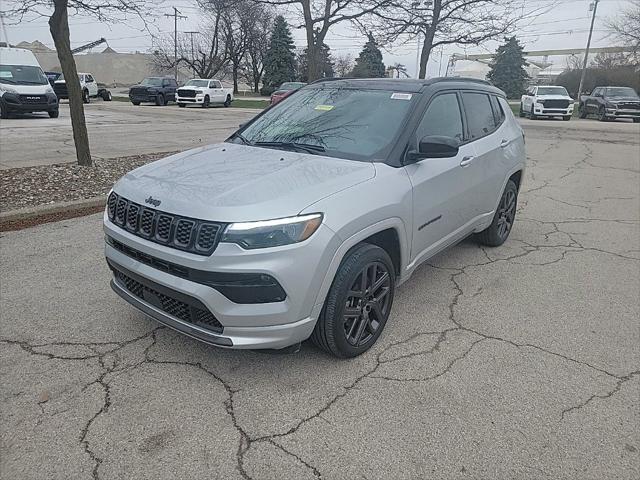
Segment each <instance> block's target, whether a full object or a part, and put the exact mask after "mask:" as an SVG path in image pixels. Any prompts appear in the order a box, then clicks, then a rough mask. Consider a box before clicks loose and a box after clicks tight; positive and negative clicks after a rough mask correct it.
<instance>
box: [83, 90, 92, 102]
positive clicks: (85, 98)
mask: <svg viewBox="0 0 640 480" xmlns="http://www.w3.org/2000/svg"><path fill="white" fill-rule="evenodd" d="M82 103H91V97H90V96H89V90H83V91H82Z"/></svg>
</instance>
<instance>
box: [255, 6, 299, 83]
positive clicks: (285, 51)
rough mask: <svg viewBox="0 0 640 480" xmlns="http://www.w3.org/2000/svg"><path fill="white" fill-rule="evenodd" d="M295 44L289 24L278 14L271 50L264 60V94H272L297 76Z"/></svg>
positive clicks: (272, 35)
mask: <svg viewBox="0 0 640 480" xmlns="http://www.w3.org/2000/svg"><path fill="white" fill-rule="evenodd" d="M294 50H295V46H294V44H293V39H292V38H291V31H290V30H289V25H288V24H287V21H286V20H285V19H284V17H283V16H282V15H278V16H277V17H276V19H275V22H274V25H273V31H272V32H271V41H270V42H269V50H267V54H266V56H265V60H264V77H263V80H262V85H263V86H262V89H261V90H260V93H261V94H262V95H270V94H271V93H273V92H274V91H275V90H276V88H278V87H279V86H280V85H281V84H282V83H284V82H292V81H294V80H295V78H296V57H295V52H294Z"/></svg>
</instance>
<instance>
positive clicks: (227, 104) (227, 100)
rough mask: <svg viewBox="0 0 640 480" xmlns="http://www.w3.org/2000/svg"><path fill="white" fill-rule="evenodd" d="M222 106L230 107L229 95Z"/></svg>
mask: <svg viewBox="0 0 640 480" xmlns="http://www.w3.org/2000/svg"><path fill="white" fill-rule="evenodd" d="M223 105H224V106H225V107H228V106H230V105H231V95H227V99H226V100H225V101H224V103H223Z"/></svg>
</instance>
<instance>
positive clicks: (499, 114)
mask: <svg viewBox="0 0 640 480" xmlns="http://www.w3.org/2000/svg"><path fill="white" fill-rule="evenodd" d="M491 106H492V107H493V118H494V119H495V123H496V126H498V125H501V124H502V122H504V119H505V114H504V110H503V109H502V105H501V104H500V101H499V100H498V97H496V96H495V95H491Z"/></svg>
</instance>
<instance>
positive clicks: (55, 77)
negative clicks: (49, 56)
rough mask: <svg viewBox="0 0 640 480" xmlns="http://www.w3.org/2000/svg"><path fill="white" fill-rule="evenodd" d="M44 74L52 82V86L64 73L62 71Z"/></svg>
mask: <svg viewBox="0 0 640 480" xmlns="http://www.w3.org/2000/svg"><path fill="white" fill-rule="evenodd" d="M44 74H45V75H46V76H47V79H48V80H49V84H51V86H52V87H53V86H54V83H56V80H58V79H59V78H60V77H61V76H62V73H60V72H44Z"/></svg>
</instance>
